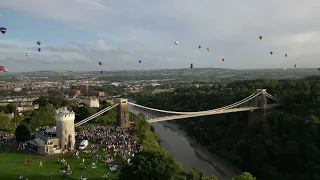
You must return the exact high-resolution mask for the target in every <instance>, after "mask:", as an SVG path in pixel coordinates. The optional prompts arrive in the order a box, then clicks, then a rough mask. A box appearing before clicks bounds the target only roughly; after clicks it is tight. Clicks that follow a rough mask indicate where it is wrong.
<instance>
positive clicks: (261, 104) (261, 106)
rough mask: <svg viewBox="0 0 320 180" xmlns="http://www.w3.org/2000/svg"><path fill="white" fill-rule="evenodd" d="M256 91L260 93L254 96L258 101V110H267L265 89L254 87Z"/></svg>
mask: <svg viewBox="0 0 320 180" xmlns="http://www.w3.org/2000/svg"><path fill="white" fill-rule="evenodd" d="M256 91H257V93H258V92H260V95H259V96H258V97H256V98H257V99H258V102H259V104H258V105H259V106H258V107H259V111H260V112H263V113H265V112H266V111H267V106H268V101H267V90H266V89H256Z"/></svg>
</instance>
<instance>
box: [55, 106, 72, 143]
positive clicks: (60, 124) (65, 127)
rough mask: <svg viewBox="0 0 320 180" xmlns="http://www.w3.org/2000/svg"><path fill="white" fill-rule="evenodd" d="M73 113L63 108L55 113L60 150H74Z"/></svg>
mask: <svg viewBox="0 0 320 180" xmlns="http://www.w3.org/2000/svg"><path fill="white" fill-rule="evenodd" d="M74 120H75V113H74V112H72V111H68V110H67V108H63V109H60V110H58V111H57V115H56V123H57V131H56V135H57V138H59V146H60V148H62V149H67V148H71V149H73V148H74V145H75V141H76V140H75V128H74Z"/></svg>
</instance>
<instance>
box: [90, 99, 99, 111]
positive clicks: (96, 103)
mask: <svg viewBox="0 0 320 180" xmlns="http://www.w3.org/2000/svg"><path fill="white" fill-rule="evenodd" d="M89 106H90V107H93V108H98V107H100V103H99V99H98V98H96V97H94V98H91V99H89Z"/></svg>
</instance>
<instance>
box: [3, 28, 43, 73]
mask: <svg viewBox="0 0 320 180" xmlns="http://www.w3.org/2000/svg"><path fill="white" fill-rule="evenodd" d="M0 32H1V33H2V35H4V34H5V33H6V32H7V28H5V27H0ZM37 44H38V46H39V47H38V51H39V52H41V51H42V49H41V47H40V45H41V41H37ZM26 56H30V54H29V53H26ZM0 71H3V72H8V69H5V68H4V66H0Z"/></svg>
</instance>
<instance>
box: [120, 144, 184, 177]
mask: <svg viewBox="0 0 320 180" xmlns="http://www.w3.org/2000/svg"><path fill="white" fill-rule="evenodd" d="M181 171H182V167H181V166H180V165H179V164H178V163H177V162H176V161H175V160H174V159H173V157H171V155H170V154H168V153H167V152H165V151H162V150H154V151H142V152H139V153H137V154H136V155H135V156H134V158H133V159H132V164H131V165H130V166H129V165H126V166H125V167H124V168H123V169H122V170H121V173H120V176H119V179H120V180H162V179H167V180H170V179H172V180H173V179H174V177H175V176H179V174H180V173H181Z"/></svg>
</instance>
